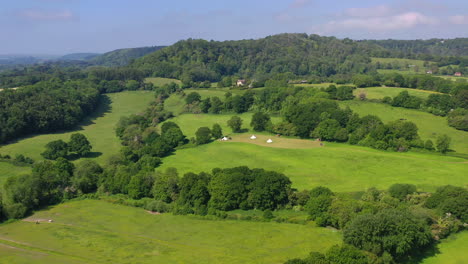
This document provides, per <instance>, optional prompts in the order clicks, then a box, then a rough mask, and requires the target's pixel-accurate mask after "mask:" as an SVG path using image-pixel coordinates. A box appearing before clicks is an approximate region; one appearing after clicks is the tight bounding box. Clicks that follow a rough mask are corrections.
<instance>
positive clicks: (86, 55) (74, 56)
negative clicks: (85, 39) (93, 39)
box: [57, 53, 100, 61]
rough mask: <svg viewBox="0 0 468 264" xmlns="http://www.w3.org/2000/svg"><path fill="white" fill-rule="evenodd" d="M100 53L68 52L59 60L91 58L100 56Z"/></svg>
mask: <svg viewBox="0 0 468 264" xmlns="http://www.w3.org/2000/svg"><path fill="white" fill-rule="evenodd" d="M99 55H100V54H99V53H72V54H67V55H65V56H62V57H60V58H58V59H57V60H61V61H63V60H90V59H92V58H94V57H96V56H99Z"/></svg>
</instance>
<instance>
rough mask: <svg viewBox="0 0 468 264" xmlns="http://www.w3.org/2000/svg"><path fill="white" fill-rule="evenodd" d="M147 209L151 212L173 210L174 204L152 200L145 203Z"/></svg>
mask: <svg viewBox="0 0 468 264" xmlns="http://www.w3.org/2000/svg"><path fill="white" fill-rule="evenodd" d="M145 209H146V210H148V211H151V212H159V213H166V212H170V211H171V209H172V206H171V204H167V203H165V202H163V201H160V200H152V201H150V202H148V203H147V204H146V205H145Z"/></svg>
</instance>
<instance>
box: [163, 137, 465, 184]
mask: <svg viewBox="0 0 468 264" xmlns="http://www.w3.org/2000/svg"><path fill="white" fill-rule="evenodd" d="M248 135H249V134H245V136H248ZM272 145H274V143H272ZM235 166H249V167H250V168H265V169H268V170H274V171H278V172H282V173H284V174H286V176H288V177H289V178H290V179H291V181H292V183H293V187H295V188H298V189H311V188H313V187H316V186H319V185H323V186H328V187H330V188H331V189H332V190H333V191H337V192H349V191H362V190H365V189H366V188H370V187H377V188H381V189H384V188H387V187H389V186H390V185H392V184H394V183H412V184H415V185H416V186H417V187H418V188H419V189H420V190H425V191H433V190H435V188H436V187H437V186H441V185H445V184H453V185H458V186H465V185H466V184H467V183H468V182H467V179H466V169H467V167H468V164H467V163H466V161H465V160H464V159H461V158H455V157H449V156H441V155H437V154H424V153H416V152H408V153H397V152H385V151H379V150H374V149H370V148H365V147H357V146H351V145H347V144H338V143H327V142H326V143H325V146H324V147H320V148H310V149H284V148H274V147H273V146H272V147H262V146H258V145H255V144H250V143H238V142H220V141H216V142H213V143H210V144H207V145H202V146H198V147H196V148H189V149H181V150H177V151H176V152H175V155H172V156H169V157H166V158H164V159H163V164H162V166H161V167H160V168H158V169H159V170H164V169H165V168H168V167H175V168H177V169H178V171H179V173H180V174H184V173H186V172H201V171H206V172H209V171H211V170H212V169H213V168H217V167H218V168H229V167H235Z"/></svg>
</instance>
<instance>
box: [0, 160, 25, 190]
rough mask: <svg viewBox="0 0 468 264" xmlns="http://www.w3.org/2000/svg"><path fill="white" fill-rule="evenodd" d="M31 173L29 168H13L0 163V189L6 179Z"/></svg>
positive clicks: (7, 164) (13, 166) (5, 163)
mask: <svg viewBox="0 0 468 264" xmlns="http://www.w3.org/2000/svg"><path fill="white" fill-rule="evenodd" d="M30 172H31V167H20V166H15V165H13V164H11V163H8V162H0V189H2V188H3V187H2V186H3V183H4V182H5V181H6V179H8V177H10V176H13V175H22V174H28V173H30Z"/></svg>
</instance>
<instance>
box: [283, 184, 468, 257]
mask: <svg viewBox="0 0 468 264" xmlns="http://www.w3.org/2000/svg"><path fill="white" fill-rule="evenodd" d="M296 197H297V201H298V203H299V205H300V206H302V207H303V208H304V210H306V211H307V212H308V213H309V215H310V217H311V219H312V220H314V221H315V223H316V224H317V225H318V226H331V227H334V228H337V229H340V230H342V231H343V242H344V244H343V245H342V246H334V247H332V248H330V249H329V250H328V251H327V252H326V253H325V254H323V253H319V252H311V253H310V255H309V256H308V257H306V258H304V259H291V260H288V261H287V262H286V263H287V264H312V263H324V264H335V263H362V264H367V263H402V262H406V261H408V260H414V259H418V258H421V257H423V256H424V253H425V252H429V251H431V250H433V248H434V246H435V245H436V243H437V241H439V240H440V239H442V238H445V237H447V236H449V235H450V234H452V233H456V232H458V231H461V230H463V229H464V223H466V221H468V191H467V190H466V189H465V188H462V187H455V186H450V185H447V186H442V187H439V188H438V189H437V190H436V192H434V193H433V194H430V193H425V192H418V191H417V189H416V186H414V185H411V184H394V185H392V186H390V188H388V189H387V190H377V189H375V188H370V189H368V190H367V191H365V192H364V193H363V194H362V196H361V197H359V198H355V197H352V196H351V195H346V194H336V193H333V192H332V191H331V190H330V189H328V188H326V187H316V188H314V189H312V190H311V191H303V192H299V193H296Z"/></svg>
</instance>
